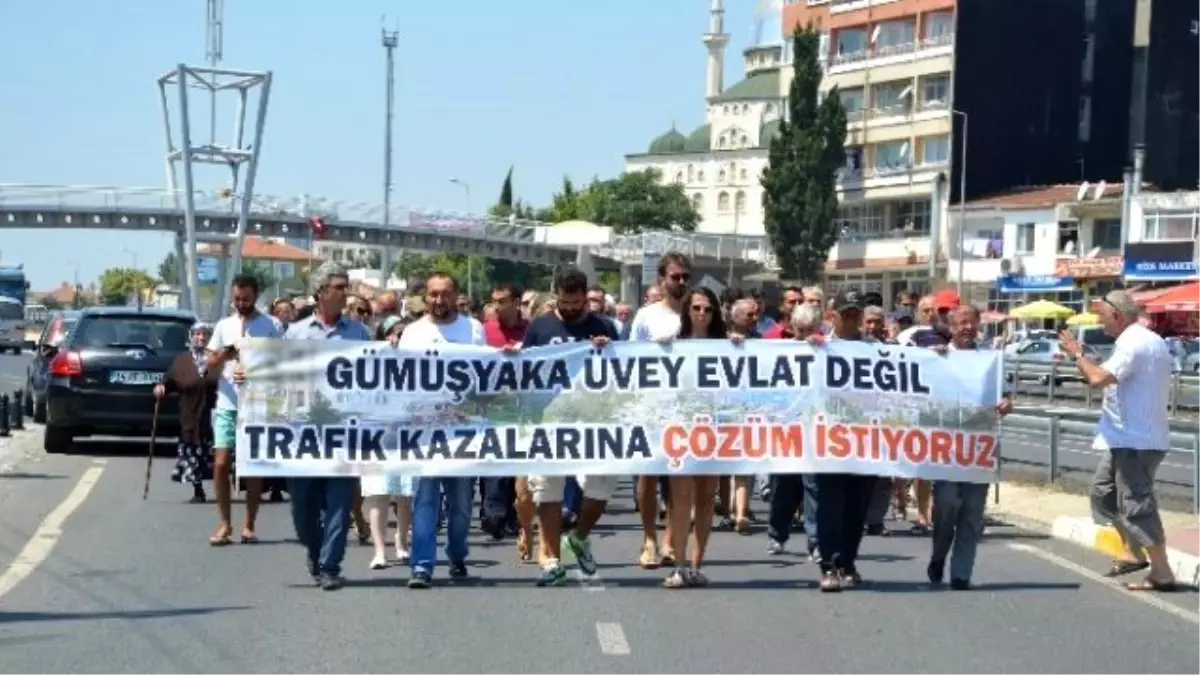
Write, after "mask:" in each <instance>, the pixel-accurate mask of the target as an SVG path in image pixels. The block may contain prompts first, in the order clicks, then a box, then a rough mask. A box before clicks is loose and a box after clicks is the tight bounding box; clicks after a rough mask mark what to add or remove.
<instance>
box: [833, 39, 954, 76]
mask: <svg viewBox="0 0 1200 675" xmlns="http://www.w3.org/2000/svg"><path fill="white" fill-rule="evenodd" d="M953 53H954V34H953V33H949V34H945V35H939V36H936V37H931V38H924V39H919V40H915V41H913V42H907V43H904V44H898V45H887V46H883V47H875V48H873V49H863V50H860V51H856V52H845V53H840V54H832V55H830V57H829V60H828V61H827V62H826V73H827V74H829V75H836V74H838V73H846V72H850V71H852V70H858V69H861V68H877V67H880V66H889V65H895V64H900V63H906V62H911V61H915V60H917V59H924V58H933V57H937V56H949V55H950V54H953Z"/></svg>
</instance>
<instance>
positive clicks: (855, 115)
mask: <svg viewBox="0 0 1200 675" xmlns="http://www.w3.org/2000/svg"><path fill="white" fill-rule="evenodd" d="M838 97H839V98H841V99H842V107H843V108H845V109H846V121H848V122H855V121H858V120H860V119H862V116H863V104H864V103H865V98H866V96H865V91H864V90H863V88H862V87H852V88H850V89H839V90H838Z"/></svg>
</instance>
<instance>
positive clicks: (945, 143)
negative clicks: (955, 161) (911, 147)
mask: <svg viewBox="0 0 1200 675" xmlns="http://www.w3.org/2000/svg"><path fill="white" fill-rule="evenodd" d="M949 161H950V134H940V135H937V136H926V137H925V138H922V139H921V164H923V165H926V166H929V165H936V164H945V163H947V162H949Z"/></svg>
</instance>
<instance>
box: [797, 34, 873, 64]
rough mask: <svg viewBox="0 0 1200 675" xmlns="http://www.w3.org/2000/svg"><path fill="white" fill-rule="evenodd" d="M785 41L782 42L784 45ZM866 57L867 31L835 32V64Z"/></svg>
mask: <svg viewBox="0 0 1200 675" xmlns="http://www.w3.org/2000/svg"><path fill="white" fill-rule="evenodd" d="M786 43H787V40H784V44H786ZM866 55H867V29H866V28H844V29H842V30H839V31H838V32H837V56H836V58H835V62H843V61H854V60H856V59H861V58H865V57H866Z"/></svg>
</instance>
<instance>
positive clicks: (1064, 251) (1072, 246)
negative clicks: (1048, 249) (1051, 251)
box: [1057, 220, 1079, 255]
mask: <svg viewBox="0 0 1200 675" xmlns="http://www.w3.org/2000/svg"><path fill="white" fill-rule="evenodd" d="M1057 251H1058V253H1059V255H1078V254H1079V223H1078V222H1077V221H1074V220H1064V221H1060V222H1059V223H1058V249H1057Z"/></svg>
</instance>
